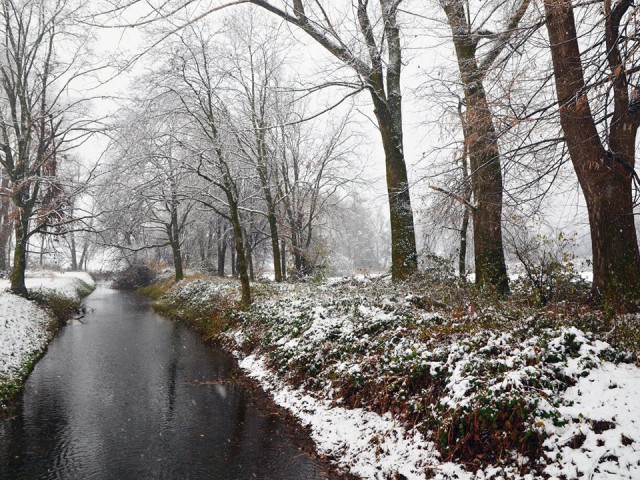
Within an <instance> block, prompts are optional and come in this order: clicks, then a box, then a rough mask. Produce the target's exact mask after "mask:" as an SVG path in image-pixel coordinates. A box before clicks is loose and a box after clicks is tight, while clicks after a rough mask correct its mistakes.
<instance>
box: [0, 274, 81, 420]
mask: <svg viewBox="0 0 640 480" xmlns="http://www.w3.org/2000/svg"><path fill="white" fill-rule="evenodd" d="M78 280H81V281H82V282H84V283H86V284H88V285H90V286H92V285H94V282H93V279H92V278H91V276H90V275H88V274H86V273H82V272H71V273H58V272H37V273H33V274H30V275H29V276H28V278H27V279H26V284H27V288H29V289H49V290H52V291H54V292H56V293H57V294H60V295H64V296H67V297H70V298H74V299H79V295H78V288H79V287H81V284H79V282H78ZM8 287H9V281H8V280H0V408H2V403H1V401H2V396H3V394H4V393H5V392H3V388H8V386H10V385H15V383H16V382H19V381H20V379H22V378H23V377H24V376H25V375H26V373H27V371H28V369H29V366H30V364H31V363H32V362H33V361H34V360H35V359H36V358H37V357H38V356H39V355H40V354H41V353H42V351H43V350H44V349H45V348H46V346H47V344H48V343H49V342H50V341H51V339H52V337H53V335H54V331H55V329H54V328H53V325H54V324H55V320H54V319H52V318H51V316H50V315H49V314H48V313H47V312H45V311H44V310H43V309H42V308H40V307H39V306H38V305H36V304H35V303H34V302H31V301H29V300H26V299H24V298H22V297H19V296H17V295H14V294H12V293H10V292H9V291H7V289H8Z"/></svg>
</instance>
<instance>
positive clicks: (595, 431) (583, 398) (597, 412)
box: [544, 362, 640, 479]
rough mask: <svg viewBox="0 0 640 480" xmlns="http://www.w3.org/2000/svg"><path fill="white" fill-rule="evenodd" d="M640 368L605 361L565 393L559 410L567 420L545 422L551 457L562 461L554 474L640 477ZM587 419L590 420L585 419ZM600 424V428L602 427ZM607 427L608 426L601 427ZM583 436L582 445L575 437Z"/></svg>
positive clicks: (551, 468)
mask: <svg viewBox="0 0 640 480" xmlns="http://www.w3.org/2000/svg"><path fill="white" fill-rule="evenodd" d="M638 399H640V369H638V368H637V367H636V366H635V365H628V364H619V365H615V364H613V363H611V362H603V363H602V364H601V365H600V366H599V367H598V368H597V369H595V370H592V371H591V372H590V374H589V375H588V376H586V377H583V378H581V379H580V380H579V381H578V383H577V384H576V385H574V386H573V387H570V388H569V389H568V390H567V391H566V392H565V393H564V395H563V396H562V405H561V406H560V407H559V409H558V410H559V413H560V414H561V416H562V418H563V419H565V420H566V421H567V422H568V423H567V424H566V425H564V426H558V427H556V426H553V424H551V423H550V422H547V423H546V425H545V429H546V431H547V432H548V433H549V434H550V437H549V438H548V439H547V440H546V441H545V444H544V446H545V448H547V449H548V450H549V451H550V453H551V456H555V455H560V456H561V458H562V461H561V462H557V463H554V464H551V465H549V466H548V467H547V468H546V469H545V472H546V473H548V474H549V475H551V477H552V478H561V477H562V476H565V477H566V478H578V477H582V476H583V475H584V477H583V478H593V479H605V478H611V479H613V478H616V479H624V478H628V479H634V478H635V479H637V478H639V477H640V448H639V443H638V442H640V401H639V400H638ZM585 420H586V421H585ZM598 427H600V428H598ZM603 428H606V429H605V430H603ZM581 435H584V437H585V438H584V442H583V443H582V445H580V446H579V447H578V448H575V445H573V446H572V445H571V440H572V439H575V438H577V436H581Z"/></svg>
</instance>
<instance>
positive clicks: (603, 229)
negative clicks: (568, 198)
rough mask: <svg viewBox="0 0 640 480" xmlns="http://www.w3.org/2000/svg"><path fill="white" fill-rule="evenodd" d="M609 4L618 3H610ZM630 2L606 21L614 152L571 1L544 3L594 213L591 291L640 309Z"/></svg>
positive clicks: (561, 96)
mask: <svg viewBox="0 0 640 480" xmlns="http://www.w3.org/2000/svg"><path fill="white" fill-rule="evenodd" d="M607 5H608V6H609V7H610V3H607V4H606V5H605V7H606V6H607ZM629 5H630V3H629V2H624V1H622V2H619V3H618V4H617V5H616V11H615V12H611V11H609V12H607V14H606V18H605V23H604V28H605V38H606V40H607V61H608V64H609V68H610V69H611V70H612V74H611V75H610V80H611V82H612V84H613V87H614V88H613V106H614V111H613V116H612V119H611V121H610V130H609V146H610V149H611V151H607V149H606V148H605V147H604V146H603V143H602V140H601V139H600V136H599V134H598V130H597V128H596V123H595V120H594V117H593V114H592V112H591V108H590V105H589V99H588V97H587V94H586V91H585V81H584V71H583V69H582V62H581V56H580V50H579V46H578V40H577V34H576V26H575V19H574V14H573V7H572V4H571V1H570V0H545V2H544V7H545V12H546V14H547V22H546V25H547V31H548V34H549V43H550V47H551V58H552V61H553V69H554V73H555V81H556V92H557V95H558V103H559V105H560V123H561V125H562V130H563V132H564V135H565V141H566V143H567V147H568V149H569V155H570V156H571V161H572V163H573V166H574V169H575V171H576V174H577V176H578V181H579V182H580V186H581V187H582V191H583V193H584V196H585V200H586V202H587V209H588V212H589V226H590V229H591V251H592V255H593V283H592V290H591V292H592V296H593V298H594V299H595V300H598V301H601V300H602V301H604V302H605V304H606V305H608V306H609V307H610V308H614V309H628V308H633V309H636V308H637V306H638V303H639V301H640V252H639V251H638V239H637V234H636V230H635V224H634V215H633V201H632V180H633V176H634V165H635V139H636V133H637V130H638V124H639V123H640V120H639V119H638V118H636V117H635V116H634V115H632V112H630V109H629V97H628V91H627V89H628V81H627V77H626V71H625V69H624V65H623V64H622V63H621V61H620V55H619V50H618V47H617V42H618V34H617V32H618V27H619V22H620V20H621V18H622V15H623V14H624V12H625V11H626V9H627V8H629ZM605 10H606V8H605Z"/></svg>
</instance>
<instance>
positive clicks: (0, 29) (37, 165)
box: [0, 0, 86, 296]
mask: <svg viewBox="0 0 640 480" xmlns="http://www.w3.org/2000/svg"><path fill="white" fill-rule="evenodd" d="M76 10H77V5H73V4H72V2H71V1H70V0H69V1H66V0H53V1H44V0H2V1H1V2H0V36H1V37H2V40H1V44H0V152H1V154H0V165H1V166H2V168H3V169H4V175H3V177H5V176H6V177H5V178H7V179H8V185H7V186H6V188H5V189H4V191H3V195H6V196H8V197H9V198H10V199H11V204H12V208H11V214H10V216H11V218H12V220H13V224H14V235H15V249H14V256H13V269H12V272H11V275H10V277H11V290H12V291H13V292H15V293H17V294H20V295H23V296H26V295H27V289H26V286H25V281H24V276H25V270H26V266H27V265H26V264H27V248H28V244H29V239H30V238H31V237H32V236H33V235H34V234H36V233H41V232H46V231H48V232H52V231H54V230H56V228H57V227H56V225H58V226H59V225H63V224H68V223H69V222H71V221H73V219H62V218H60V217H59V216H56V215H53V212H55V211H58V212H60V211H63V210H64V205H62V204H61V202H62V203H64V198H63V197H62V196H56V195H52V194H53V193H54V192H53V190H52V188H54V186H55V178H54V177H55V171H56V166H57V162H58V161H59V159H60V155H61V153H63V151H64V146H65V145H67V144H70V143H73V141H74V140H77V139H78V135H80V136H82V135H84V133H78V131H79V130H78V129H79V128H81V127H84V126H86V124H84V123H83V124H82V125H81V123H77V122H76V123H73V122H72V121H71V120H70V117H71V111H72V108H73V106H77V103H75V104H74V103H73V102H70V103H66V104H65V98H66V92H67V91H68V90H67V89H68V88H69V86H70V84H71V82H72V81H73V80H74V79H76V78H78V76H79V75H81V72H82V71H83V67H82V65H80V59H81V58H82V52H83V48H84V47H83V46H82V45H83V44H84V39H83V38H82V36H81V35H79V32H71V31H70V29H72V28H73V27H72V26H71V21H72V16H73V13H74V12H75V11H76ZM67 33H73V34H75V35H76V36H75V37H74V36H72V35H66V34H67ZM63 39H68V40H69V41H68V42H66V43H65V45H66V48H67V49H69V50H72V53H71V54H70V55H67V56H65V55H62V54H60V53H59V52H58V51H57V48H58V45H59V43H60V42H62V41H63ZM74 46H76V49H75V50H74ZM67 53H68V52H67ZM73 132H75V136H74V133H73Z"/></svg>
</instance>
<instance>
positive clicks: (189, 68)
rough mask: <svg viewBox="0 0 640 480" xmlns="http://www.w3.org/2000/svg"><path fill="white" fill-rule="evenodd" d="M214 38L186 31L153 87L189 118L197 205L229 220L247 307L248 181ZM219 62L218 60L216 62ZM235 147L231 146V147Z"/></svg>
mask: <svg viewBox="0 0 640 480" xmlns="http://www.w3.org/2000/svg"><path fill="white" fill-rule="evenodd" d="M213 41H214V36H212V35H210V34H209V33H208V32H207V31H206V29H205V30H204V31H200V32H198V31H196V30H195V29H191V30H190V31H189V32H184V36H183V37H182V38H181V39H180V42H179V44H178V45H175V46H174V48H173V49H172V50H171V51H170V52H169V57H168V59H167V64H165V65H163V69H162V71H161V72H160V73H159V75H158V77H157V78H158V83H157V85H156V87H157V89H158V90H159V91H160V92H161V94H162V95H163V96H164V97H165V98H166V99H172V98H173V99H175V100H176V101H177V102H178V103H179V104H180V106H181V107H180V108H181V111H182V113H183V114H184V115H185V117H186V118H187V119H189V121H190V123H191V125H192V128H191V129H190V132H191V133H190V139H189V144H190V148H191V149H192V150H191V151H192V153H193V156H194V158H195V160H194V163H193V164H192V166H191V169H192V171H193V173H195V174H196V175H197V176H198V177H200V178H201V179H202V180H203V181H204V183H205V186H204V187H203V188H202V189H200V191H199V197H198V201H199V202H200V203H202V204H203V205H206V206H208V207H209V208H211V209H212V210H213V211H215V212H216V213H217V214H219V215H222V216H223V217H225V218H227V219H228V220H229V222H230V223H231V226H232V230H233V234H234V239H235V242H234V245H235V255H236V258H237V260H236V262H237V267H238V274H239V277H240V284H241V291H242V304H243V305H244V306H249V305H250V304H251V285H250V279H249V264H248V259H247V255H246V243H245V242H246V241H245V234H244V229H243V225H242V219H241V208H242V205H241V202H242V198H241V197H240V192H241V185H240V183H241V182H242V181H243V179H244V178H245V177H246V174H243V172H242V171H241V170H242V169H243V168H246V167H243V166H242V165H239V163H238V162H237V160H238V157H237V154H234V150H235V148H232V147H231V145H230V144H231V142H233V140H234V138H233V136H232V133H230V132H233V121H232V119H231V113H230V112H229V109H228V107H227V104H226V102H225V100H224V98H223V97H222V96H221V95H220V93H219V92H218V87H219V84H220V82H221V81H222V79H223V78H224V75H221V70H220V69H222V72H223V73H224V72H225V70H224V69H225V65H224V63H223V62H221V61H220V58H215V50H214V48H213ZM216 60H217V61H216ZM234 146H235V145H234Z"/></svg>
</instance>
